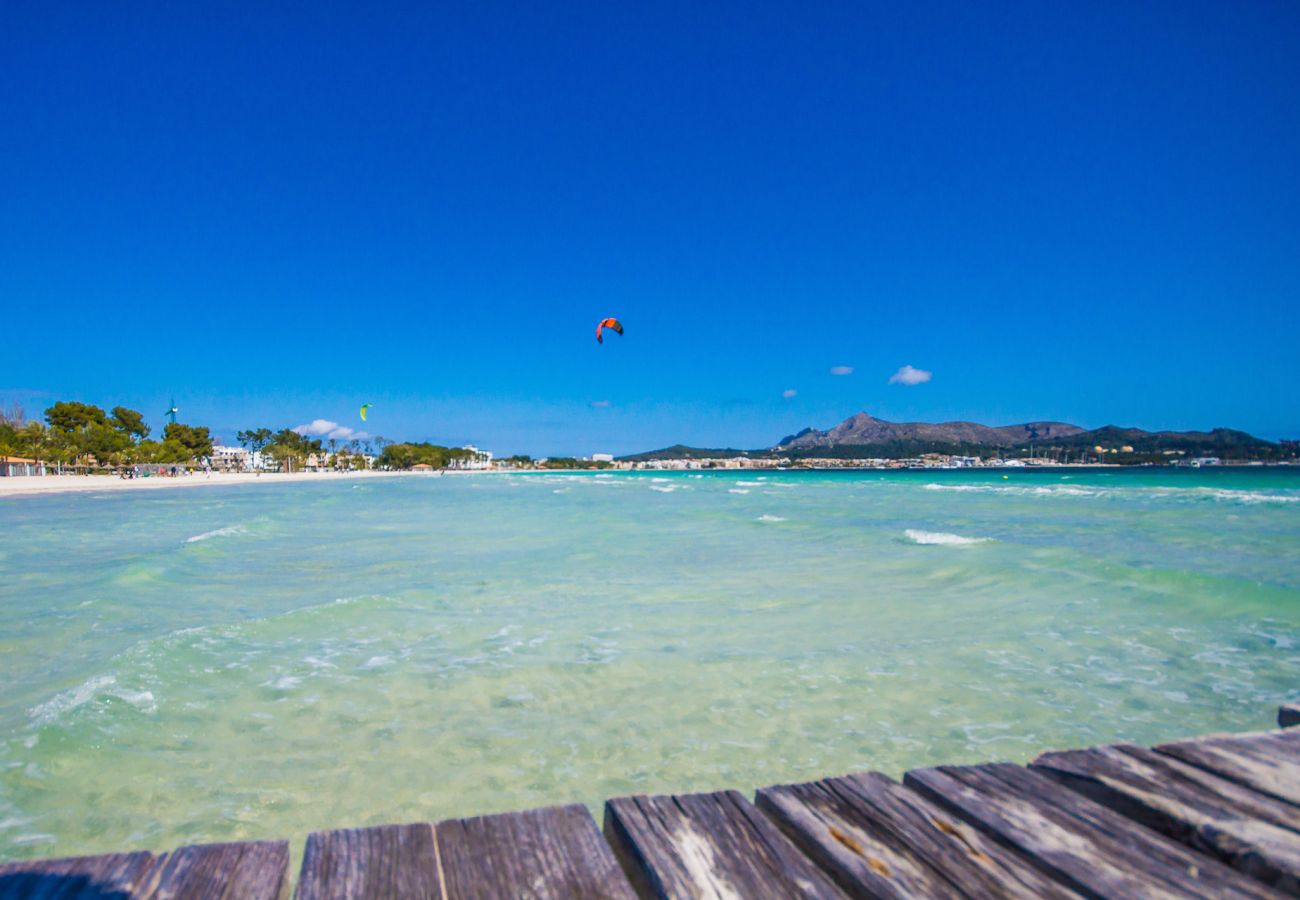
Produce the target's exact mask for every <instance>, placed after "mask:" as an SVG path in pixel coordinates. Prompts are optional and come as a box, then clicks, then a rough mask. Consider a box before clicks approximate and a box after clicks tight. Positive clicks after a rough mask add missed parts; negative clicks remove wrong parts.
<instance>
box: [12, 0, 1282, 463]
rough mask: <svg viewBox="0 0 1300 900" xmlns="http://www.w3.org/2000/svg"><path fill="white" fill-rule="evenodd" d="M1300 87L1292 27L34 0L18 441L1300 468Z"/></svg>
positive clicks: (882, 13)
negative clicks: (1072, 451) (846, 448)
mask: <svg viewBox="0 0 1300 900" xmlns="http://www.w3.org/2000/svg"><path fill="white" fill-rule="evenodd" d="M1298 48H1300V6H1298V5H1296V4H1295V3H1292V2H1245V3H1221V2H1215V3H1196V2H1180V3H1150V4H1068V5H1067V4H1054V3H1032V2H1026V3H1018V4H1012V3H1005V4H1004V3H992V4H969V3H951V4H948V3H932V4H898V3H880V4H872V3H865V2H854V3H848V2H845V3H822V4H801V3H784V4H764V3H744V4H740V3H737V4H726V3H711V4H699V3H690V4H687V3H680V4H678V3H671V2H665V3H654V4H635V5H633V4H624V3H608V2H602V3H594V2H593V3H581V2H578V3H570V4H502V3H495V2H490V0H488V2H480V3H474V4H427V3H420V4H410V5H409V6H403V5H402V4H396V3H395V4H386V5H384V8H383V9H382V10H380V9H370V8H367V7H365V6H363V5H362V4H347V5H344V4H331V3H328V2H315V3H301V4H294V5H277V4H274V3H263V4H247V5H245V6H244V9H243V12H242V13H241V12H240V11H239V10H238V9H236V8H235V7H234V6H230V5H221V6H211V7H208V6H207V5H204V4H174V3H162V2H156V3H133V2H129V0H126V2H120V3H111V4H49V3H37V2H27V0H8V2H6V3H4V4H2V5H0V110H3V111H4V114H3V116H0V303H2V304H3V318H2V319H0V402H13V401H20V402H22V403H24V404H25V405H26V407H27V409H28V411H29V412H31V411H38V410H39V409H41V408H43V406H44V405H45V404H47V403H48V402H49V401H50V400H52V399H55V398H77V399H82V400H86V401H89V402H95V403H100V404H102V405H107V406H111V405H114V404H116V403H124V404H126V405H129V406H133V407H137V408H140V409H143V410H144V411H145V412H146V413H148V414H149V416H150V418H151V420H152V421H153V423H154V424H155V425H156V426H157V425H160V424H161V421H162V417H161V415H160V414H161V412H162V411H163V410H164V409H165V408H166V407H167V402H168V400H169V399H170V398H171V397H172V396H173V395H174V396H175V398H176V402H177V405H178V406H180V407H181V409H182V418H183V419H185V420H188V421H191V422H194V423H198V424H207V425H209V426H211V427H213V428H214V430H215V431H216V432H217V433H219V434H222V435H227V436H232V435H233V433H234V431H235V430H236V429H239V428H243V427H249V426H257V425H268V426H277V427H278V426H293V425H298V424H301V423H305V422H309V421H311V420H314V419H326V420H332V421H337V422H339V423H342V424H343V425H346V426H349V427H361V423H360V422H359V421H358V420H357V414H356V409H357V407H358V405H359V404H360V403H362V402H367V401H368V402H370V403H372V404H374V410H373V412H372V415H371V420H370V423H369V426H368V430H369V431H370V432H371V433H372V434H381V435H384V436H385V437H389V438H398V439H430V440H435V441H438V442H452V443H461V442H475V443H477V444H479V445H480V446H484V447H487V448H490V449H493V450H496V451H498V452H516V451H519V452H531V453H534V454H555V453H580V454H585V453H590V452H593V451H594V452H599V451H612V452H627V451H634V450H640V449H647V448H652V447H658V446H663V445H666V444H670V443H675V442H678V441H681V442H686V443H691V444H696V445H706V446H719V445H723V446H742V447H755V446H766V445H770V444H771V443H773V442H774V441H775V440H776V439H778V438H779V437H781V436H782V435H784V434H787V433H790V432H792V431H795V430H798V429H799V428H801V427H804V426H806V425H815V426H818V427H829V426H830V425H832V424H834V423H835V422H837V421H839V420H840V419H842V418H844V417H845V416H847V415H850V414H851V413H854V412H856V411H858V410H860V409H864V410H867V411H869V412H871V413H872V414H874V415H877V416H880V417H882V418H888V419H895V420H945V419H953V418H966V419H974V420H978V421H983V422H987V423H990V424H1006V423H1012V422H1018V421H1024V420H1027V419H1061V420H1068V421H1072V422H1077V423H1079V424H1082V425H1085V426H1090V427H1094V426H1099V425H1103V424H1107V423H1117V424H1122V425H1138V426H1142V427H1148V428H1208V427H1213V426H1219V425H1223V426H1232V427H1239V428H1244V429H1247V430H1250V431H1252V432H1255V433H1258V434H1261V435H1263V436H1266V437H1271V438H1277V437H1300V403H1298V402H1296V399H1295V396H1296V389H1297V387H1300V352H1297V349H1296V348H1297V346H1298V345H1300V164H1297V160H1300V115H1297V109H1300V49H1298ZM610 315H614V316H618V317H619V318H620V319H622V320H623V322H624V324H625V325H626V327H627V334H626V336H625V337H623V338H621V339H620V338H618V337H612V338H610V339H607V340H606V342H605V344H604V345H603V346H600V345H597V343H596V342H595V340H594V329H595V324H596V322H597V321H598V320H599V319H601V318H602V317H604V316H610ZM906 365H910V366H913V367H915V368H917V369H920V370H924V371H927V372H931V373H933V377H932V378H931V379H930V380H929V381H926V382H923V383H919V384H913V385H906V384H898V383H895V384H890V383H889V379H890V377H891V375H893V374H894V373H895V372H896V371H897V370H898V369H899V368H900V367H902V366H906ZM833 367H850V368H852V372H851V373H850V374H840V375H836V374H832V372H831V370H832V368H833ZM788 391H796V392H797V393H796V394H795V395H793V396H789V397H787V396H783V393H784V392H788Z"/></svg>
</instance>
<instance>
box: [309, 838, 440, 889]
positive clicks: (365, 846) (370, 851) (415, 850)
mask: <svg viewBox="0 0 1300 900" xmlns="http://www.w3.org/2000/svg"><path fill="white" fill-rule="evenodd" d="M441 895H442V892H441V890H440V889H439V885H438V866H437V855H436V851H435V850H434V843H433V826H432V825H428V824H424V823H420V824H414V825H380V826H378V827H375V828H346V829H341V830H338V831H316V832H312V833H311V834H310V835H308V837H307V849H306V851H305V852H304V853H303V859H302V872H301V874H300V875H299V877H298V890H297V893H296V894H295V896H296V897H297V898H298V900H324V898H344V897H346V898H349V900H370V898H374V900H379V898H385V897H403V898H405V897H414V898H420V897H427V898H433V897H441Z"/></svg>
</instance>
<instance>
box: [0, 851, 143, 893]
mask: <svg viewBox="0 0 1300 900" xmlns="http://www.w3.org/2000/svg"><path fill="white" fill-rule="evenodd" d="M157 859H158V858H157V857H156V856H154V854H152V853H148V852H145V851H143V850H141V851H138V852H136V853H113V854H109V855H106V856H76V857H69V858H67V859H38V860H28V861H26V862H13V863H6V864H4V865H0V898H3V900H18V898H23V900H55V898H58V900H73V898H76V900H83V898H84V900H89V898H92V897H105V898H107V897H112V898H121V900H126V898H128V897H136V896H139V893H138V889H139V887H140V884H141V882H142V881H143V880H144V879H145V877H146V876H147V875H148V874H149V870H150V869H151V868H153V866H154V864H155V863H156V862H157Z"/></svg>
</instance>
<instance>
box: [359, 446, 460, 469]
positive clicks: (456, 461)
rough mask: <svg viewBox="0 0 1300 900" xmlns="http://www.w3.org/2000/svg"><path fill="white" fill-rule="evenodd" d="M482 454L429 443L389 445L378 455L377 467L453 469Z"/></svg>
mask: <svg viewBox="0 0 1300 900" xmlns="http://www.w3.org/2000/svg"><path fill="white" fill-rule="evenodd" d="M481 457H483V454H481V453H479V452H478V451H477V450H473V449H471V448H469V447H444V446H442V445H440V444H429V443H400V444H389V445H388V446H386V447H384V448H383V450H382V451H381V452H380V454H379V459H378V461H377V465H379V466H380V468H385V469H410V468H412V467H414V466H419V465H425V466H431V467H433V468H435V469H446V468H455V467H458V466H464V465H466V464H467V463H470V462H474V461H477V460H478V459H479V458H481Z"/></svg>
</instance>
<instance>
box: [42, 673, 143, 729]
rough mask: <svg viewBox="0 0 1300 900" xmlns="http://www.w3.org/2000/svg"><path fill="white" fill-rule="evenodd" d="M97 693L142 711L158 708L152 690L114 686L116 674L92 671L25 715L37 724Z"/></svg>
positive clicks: (59, 715)
mask: <svg viewBox="0 0 1300 900" xmlns="http://www.w3.org/2000/svg"><path fill="white" fill-rule="evenodd" d="M100 696H107V697H115V698H117V699H118V700H122V701H125V702H126V703H128V704H130V705H131V706H133V707H135V708H136V709H138V710H140V711H141V712H145V713H153V712H155V711H157V709H158V706H157V704H156V703H155V702H154V696H153V692H152V691H133V690H129V689H128V688H124V687H117V678H116V676H113V675H96V676H94V677H93V678H88V679H86V680H85V681H83V682H82V683H81V684H79V685H77V686H76V687H74V688H69V689H68V690H66V691H63V692H62V693H59V694H55V695H54V696H53V697H51V698H50V699H49V700H46V701H45V702H44V703H40V704H37V705H36V706H33V707H32V708H31V709H30V710H28V715H30V716H31V719H32V725H34V726H35V727H37V728H41V727H43V726H45V725H49V724H51V723H53V722H56V721H58V720H59V719H61V718H63V717H64V716H65V715H67V714H68V713H70V712H72V711H73V710H75V709H77V708H78V707H81V706H85V705H86V704H87V703H91V702H93V701H94V700H96V699H98V698H99V697H100Z"/></svg>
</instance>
